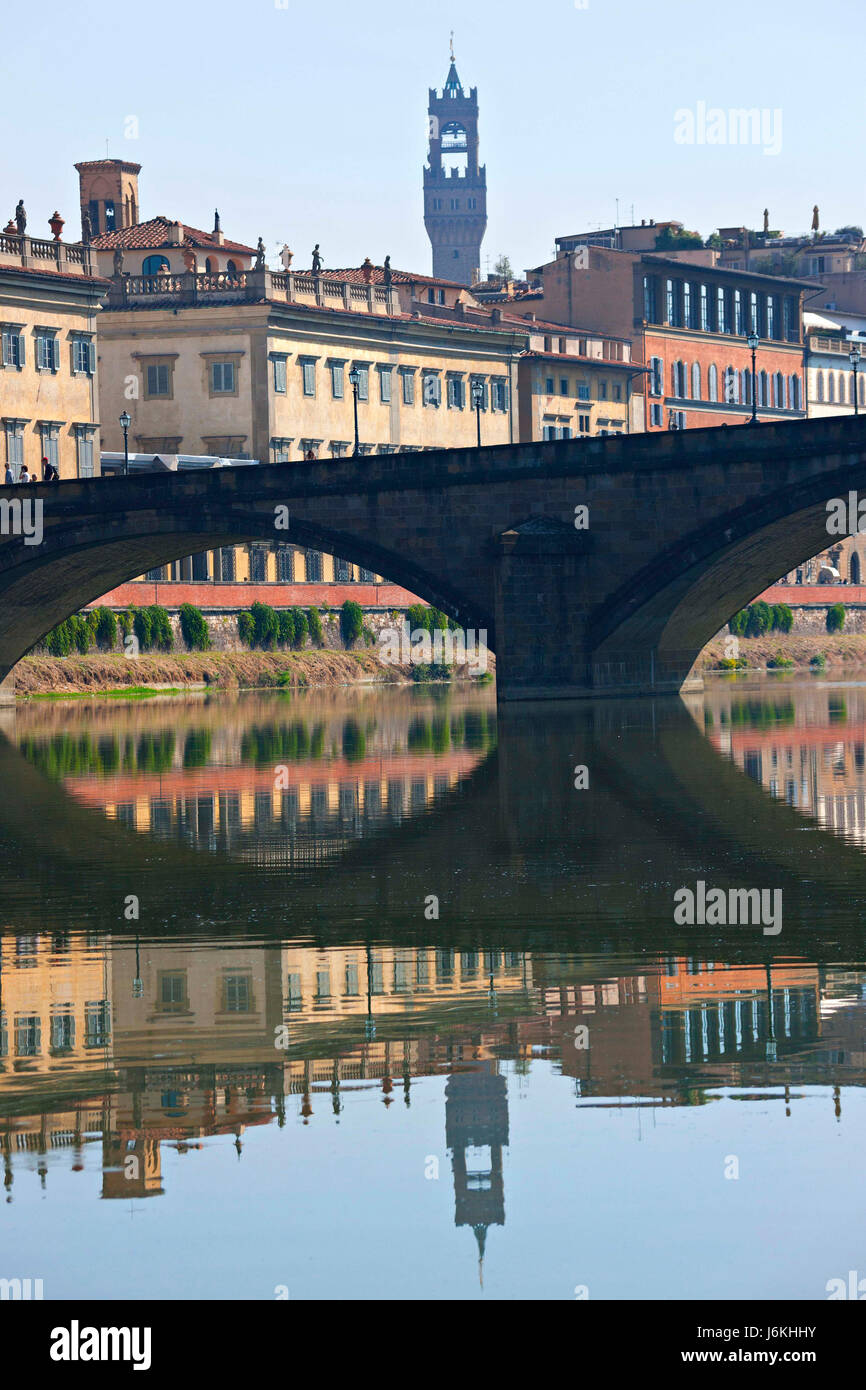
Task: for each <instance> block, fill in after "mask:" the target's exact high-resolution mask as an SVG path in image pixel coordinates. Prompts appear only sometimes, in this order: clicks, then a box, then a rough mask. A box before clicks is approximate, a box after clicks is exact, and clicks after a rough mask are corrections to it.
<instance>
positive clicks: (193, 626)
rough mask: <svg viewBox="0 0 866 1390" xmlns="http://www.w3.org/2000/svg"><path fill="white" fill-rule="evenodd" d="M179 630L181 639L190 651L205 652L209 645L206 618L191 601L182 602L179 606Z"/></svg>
mask: <svg viewBox="0 0 866 1390" xmlns="http://www.w3.org/2000/svg"><path fill="white" fill-rule="evenodd" d="M180 630H181V632H182V634H183V640H184V642H186V645H187V646H188V647H189V649H190V651H191V652H206V651H207V650H208V648H209V647H210V630H209V628H208V625H207V618H206V617H205V616H204V614H203V613H202V611H201V609H200V608H196V607H195V606H194V605H193V604H192V603H183V604H181V608H180Z"/></svg>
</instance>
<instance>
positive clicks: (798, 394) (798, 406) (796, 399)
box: [791, 373, 803, 410]
mask: <svg viewBox="0 0 866 1390" xmlns="http://www.w3.org/2000/svg"><path fill="white" fill-rule="evenodd" d="M791 409H792V410H802V409H803V396H802V391H801V389H800V378H799V377H798V376H797V374H796V373H794V375H793V376H792V377H791Z"/></svg>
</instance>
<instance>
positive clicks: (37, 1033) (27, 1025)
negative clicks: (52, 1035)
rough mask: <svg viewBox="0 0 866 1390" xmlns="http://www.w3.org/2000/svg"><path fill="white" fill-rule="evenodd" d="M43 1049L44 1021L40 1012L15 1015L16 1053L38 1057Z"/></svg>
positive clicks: (19, 1055)
mask: <svg viewBox="0 0 866 1390" xmlns="http://www.w3.org/2000/svg"><path fill="white" fill-rule="evenodd" d="M41 1050H42V1021H41V1019H40V1017H39V1015H38V1014H16V1015H15V1055H16V1056H17V1057H38V1056H39V1053H40V1052H41Z"/></svg>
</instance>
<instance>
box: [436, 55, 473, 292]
mask: <svg viewBox="0 0 866 1390" xmlns="http://www.w3.org/2000/svg"><path fill="white" fill-rule="evenodd" d="M427 110H428V115H429V118H430V120H429V129H430V150H429V154H428V164H427V168H426V169H425V170H424V225H425V227H426V228H427V235H428V236H429V238H430V241H431V243H432V245H433V274H434V275H436V276H440V277H441V278H442V279H443V280H456V281H457V282H458V283H459V284H461V285H471V284H473V283H474V282H475V281H476V280H478V279H479V278H480V267H481V243H482V241H483V240H484V233H485V231H486V230H487V169H486V168H485V167H484V166H482V165H479V163H478V88H477V87H473V88H471V90H470V92H469V95H468V96H467V95H466V93H465V91H464V90H463V86H462V84H461V81H460V78H459V77H458V75H457V67H456V64H455V60H454V42H453V39H452V43H451V66H450V68H449V70H448V79H447V81H446V83H445V86H444V88H443V90H442V91H441V92H437V91H436V90H435V88H431V90H430V105H429V107H428V108H427Z"/></svg>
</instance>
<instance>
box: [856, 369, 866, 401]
mask: <svg viewBox="0 0 866 1390" xmlns="http://www.w3.org/2000/svg"><path fill="white" fill-rule="evenodd" d="M857 395H858V396H859V398H860V404H861V405H866V379H864V378H863V377H862V376H860V377H858V378H857Z"/></svg>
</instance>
